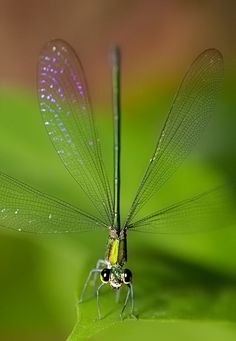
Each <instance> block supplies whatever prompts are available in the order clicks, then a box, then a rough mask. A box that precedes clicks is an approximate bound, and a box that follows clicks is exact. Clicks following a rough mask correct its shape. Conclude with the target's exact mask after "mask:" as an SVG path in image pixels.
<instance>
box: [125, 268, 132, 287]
mask: <svg viewBox="0 0 236 341" xmlns="http://www.w3.org/2000/svg"><path fill="white" fill-rule="evenodd" d="M131 281H132V272H131V271H130V270H129V269H125V270H124V283H125V284H129V283H130V282H131Z"/></svg>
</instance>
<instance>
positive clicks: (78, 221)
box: [0, 173, 106, 233]
mask: <svg viewBox="0 0 236 341" xmlns="http://www.w3.org/2000/svg"><path fill="white" fill-rule="evenodd" d="M0 225H1V226H4V227H6V228H10V229H13V230H18V231H25V232H34V233H65V232H81V231H87V230H93V229H96V228H101V227H103V228H105V227H106V226H105V225H104V224H103V223H102V222H101V221H100V220H98V219H96V218H94V217H92V216H90V215H88V214H86V213H84V212H82V211H80V210H79V209H77V208H75V207H73V206H71V205H69V204H67V203H65V202H63V201H60V200H57V199H54V198H52V197H50V196H48V195H46V194H44V193H41V192H39V191H37V190H35V189H33V188H31V187H29V186H27V185H25V184H23V183H21V182H19V181H17V180H15V179H13V178H11V177H9V176H8V175H5V174H2V173H0Z"/></svg>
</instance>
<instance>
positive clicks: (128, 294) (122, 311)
mask: <svg viewBox="0 0 236 341" xmlns="http://www.w3.org/2000/svg"><path fill="white" fill-rule="evenodd" d="M127 286H128V292H127V295H126V298H125V303H124V306H123V308H122V310H121V313H120V318H121V319H122V320H123V313H124V311H125V308H126V306H127V303H128V300H129V296H130V291H131V290H130V286H129V285H127Z"/></svg>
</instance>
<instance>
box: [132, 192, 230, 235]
mask: <svg viewBox="0 0 236 341" xmlns="http://www.w3.org/2000/svg"><path fill="white" fill-rule="evenodd" d="M232 193H233V191H231V190H230V188H229V187H227V186H222V187H218V188H216V189H213V190H211V191H208V192H205V193H201V194H199V195H196V196H194V197H192V198H190V199H187V200H184V201H182V202H179V203H176V204H174V205H171V206H169V207H167V208H165V209H162V210H160V211H157V212H155V213H153V214H151V215H149V216H146V217H144V218H143V219H140V220H138V221H136V222H135V223H133V224H130V225H129V226H128V228H130V229H131V230H132V229H134V230H137V231H145V232H148V231H149V232H153V233H163V234H164V233H166V234H167V233H173V234H177V233H191V232H198V231H206V230H211V229H217V228H220V227H225V226H227V225H229V224H230V223H232V222H235V208H234V207H233V200H232V199H233V196H232Z"/></svg>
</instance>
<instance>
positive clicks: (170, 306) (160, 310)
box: [68, 235, 236, 341]
mask: <svg viewBox="0 0 236 341" xmlns="http://www.w3.org/2000/svg"><path fill="white" fill-rule="evenodd" d="M132 236H133V235H132ZM140 237H141V236H140ZM198 238H199V237H198ZM140 239H142V238H140ZM135 250H136V251H135ZM140 250H142V252H140ZM131 253H132V258H133V259H135V260H136V261H135V262H134V263H133V266H132V267H131V265H132V263H130V266H129V267H130V268H131V269H132V270H133V272H134V280H133V284H134V290H135V305H136V308H135V312H136V314H137V315H138V321H135V320H133V321H132V320H131V319H130V318H129V316H128V312H129V307H127V315H126V319H125V320H124V321H122V320H121V319H120V316H119V313H120V311H121V308H122V303H123V301H124V296H125V288H123V290H122V293H121V300H120V303H116V302H115V293H114V292H113V291H112V289H110V288H109V286H107V288H106V289H104V290H103V291H102V292H101V297H100V302H101V313H102V317H103V318H102V319H101V320H98V319H97V304H96V297H93V298H91V297H90V298H89V295H90V294H91V293H93V286H92V283H91V286H90V287H89V288H88V299H87V300H86V301H85V302H83V303H82V304H79V305H77V322H76V325H75V327H74V329H73V331H72V333H71V335H70V337H69V338H68V340H69V341H76V340H81V339H84V338H89V337H92V336H93V335H96V334H97V333H100V332H101V331H102V330H104V329H109V333H110V331H112V329H113V328H114V327H117V328H119V326H122V325H123V324H124V323H125V324H126V325H130V326H132V325H133V324H135V325H136V326H138V325H139V324H140V323H141V324H142V323H143V321H153V322H155V321H156V322H157V323H159V322H162V321H181V320H190V321H191V320H196V321H198V320H215V321H235V320H236V306H235V301H236V276H235V275H234V274H231V273H230V272H226V271H225V272H224V271H223V269H222V270H216V269H213V267H210V266H206V265H205V264H204V262H203V261H199V262H198V263H197V262H194V261H191V260H188V259H185V258H182V257H177V256H171V255H170V254H169V253H167V252H165V251H160V250H159V251H158V250H157V248H156V247H153V246H151V244H149V243H147V242H146V243H144V245H143V244H141V243H140V245H136V247H135V249H134V250H131ZM137 260H138V261H137ZM85 277H86V274H85ZM80 278H81V277H80ZM142 335H144V334H143V333H142ZM124 339H125V338H124ZM127 339H128V338H127Z"/></svg>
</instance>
